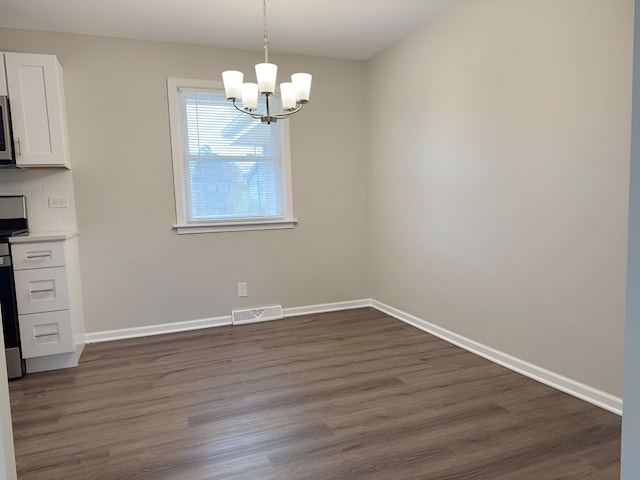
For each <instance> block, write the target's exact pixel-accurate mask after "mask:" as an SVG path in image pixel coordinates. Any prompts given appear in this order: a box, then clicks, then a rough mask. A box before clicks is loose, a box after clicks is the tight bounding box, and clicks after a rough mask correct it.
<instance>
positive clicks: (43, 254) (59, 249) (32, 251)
mask: <svg viewBox="0 0 640 480" xmlns="http://www.w3.org/2000/svg"><path fill="white" fill-rule="evenodd" d="M11 260H13V269H14V270H28V269H31V268H45V267H62V266H64V264H65V261H64V243H63V242H41V243H14V244H12V245H11Z"/></svg>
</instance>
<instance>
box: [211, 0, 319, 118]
mask: <svg viewBox="0 0 640 480" xmlns="http://www.w3.org/2000/svg"><path fill="white" fill-rule="evenodd" d="M262 18H263V21H264V63H258V64H257V65H256V78H257V79H258V83H243V80H244V74H243V73H242V72H239V71H237V70H227V71H226V72H222V81H223V82H224V91H225V94H226V96H227V100H231V101H232V102H233V106H234V107H236V109H238V110H239V111H241V112H242V113H246V114H247V115H251V116H252V117H253V118H256V119H258V118H259V119H260V120H261V121H262V122H264V123H274V122H275V121H277V120H278V119H282V118H287V117H288V116H290V115H293V114H294V113H298V112H299V111H300V110H302V107H303V105H304V104H305V103H309V93H310V91H311V75H309V74H308V73H294V74H293V75H291V81H290V82H283V83H281V84H280V99H281V103H282V110H283V111H282V112H280V113H273V112H272V111H271V109H272V105H271V102H270V97H271V96H272V95H275V90H276V74H277V72H278V66H277V65H275V64H273V63H269V35H268V31H267V0H262ZM259 94H262V95H264V96H265V104H266V110H267V111H266V113H258V112H255V111H254V110H255V109H256V108H258V95H259ZM238 99H241V100H242V107H243V108H240V107H238V105H237V103H236V102H237V100H238Z"/></svg>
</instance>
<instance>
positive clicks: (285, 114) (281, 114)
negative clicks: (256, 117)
mask: <svg viewBox="0 0 640 480" xmlns="http://www.w3.org/2000/svg"><path fill="white" fill-rule="evenodd" d="M303 105H304V103H301V104H300V106H299V107H297V108H296V109H295V110H289V111H288V112H285V113H277V114H275V115H271V116H272V117H275V118H278V119H283V118H287V117H289V116H291V115H293V114H295V113H298V112H299V111H300V110H302V107H303Z"/></svg>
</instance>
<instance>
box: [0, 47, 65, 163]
mask: <svg viewBox="0 0 640 480" xmlns="http://www.w3.org/2000/svg"><path fill="white" fill-rule="evenodd" d="M4 58H5V67H6V75H7V89H8V91H9V101H10V102H11V119H12V122H13V136H14V141H15V145H14V147H15V148H14V150H15V152H16V164H17V165H18V166H24V167H56V166H57V167H67V168H68V166H69V155H68V147H67V132H66V115H65V110H64V91H63V85H62V69H61V68H60V64H59V63H58V60H57V59H56V57H55V56H54V55H38V54H31V53H5V54H4Z"/></svg>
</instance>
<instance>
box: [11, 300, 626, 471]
mask: <svg viewBox="0 0 640 480" xmlns="http://www.w3.org/2000/svg"><path fill="white" fill-rule="evenodd" d="M10 387H11V388H10V390H11V404H12V410H13V418H14V429H15V439H16V456H17V464H18V470H19V478H20V480H39V479H43V480H44V479H46V480H56V479H65V480H76V479H79V480H81V479H92V480H128V479H145V480H147V479H148V480H160V479H162V480H167V479H176V480H200V479H224V480H241V479H242V480H306V479H309V480H343V479H367V480H410V479H420V480H426V479H428V480H444V479H450V480H465V479H486V480H496V479H501V480H533V479H535V480H555V479H581V480H587V479H592V480H606V479H617V478H619V451H620V418H619V417H618V416H616V415H614V414H610V413H608V412H605V411H603V410H601V409H598V408H596V407H593V406H591V405H589V404H587V403H584V402H582V401H580V400H577V399H575V398H573V397H570V396H568V395H565V394H562V393H559V392H557V391H555V390H553V389H551V388H548V387H546V386H544V385H541V384H539V383H536V382H534V381H532V380H529V379H527V378H525V377H522V376H520V375H518V374H515V373H513V372H510V371H508V370H506V369H504V368H502V367H500V366H497V365H494V364H492V363H490V362H488V361H486V360H484V359H482V358H480V357H477V356H475V355H473V354H470V353H467V352H465V351H463V350H461V349H459V348H457V347H453V346H451V345H449V344H447V343H445V342H443V341H441V340H439V339H437V338H435V337H432V336H431V335H428V334H426V333H423V332H421V331H419V330H416V329H414V328H413V327H410V326H407V325H405V324H403V323H401V322H399V321H397V320H394V319H391V318H389V317H388V316H386V315H384V314H382V313H379V312H377V311H375V310H372V309H360V310H353V311H347V312H336V313H329V314H322V315H310V316H305V317H297V318H292V319H287V320H281V321H276V322H268V323H262V324H253V325H245V326H240V327H223V328H215V329H208V330H198V331H193V332H186V333H179V334H171V335H161V336H156V337H147V338H143V339H135V340H124V341H118V342H110V343H103V344H95V345H89V346H87V348H86V351H85V353H84V354H83V357H82V359H81V364H80V366H79V367H78V368H77V369H69V370H62V371H57V372H50V373H41V374H32V375H29V376H27V377H26V378H24V379H22V380H19V381H16V382H12V383H11V385H10Z"/></svg>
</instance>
